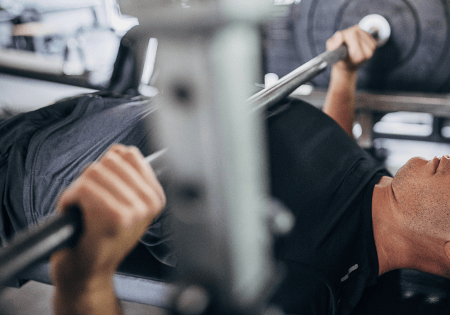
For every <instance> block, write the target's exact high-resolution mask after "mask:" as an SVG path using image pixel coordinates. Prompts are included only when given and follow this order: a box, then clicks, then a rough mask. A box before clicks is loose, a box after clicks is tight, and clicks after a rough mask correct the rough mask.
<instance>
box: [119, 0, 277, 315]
mask: <svg viewBox="0 0 450 315" xmlns="http://www.w3.org/2000/svg"><path fill="white" fill-rule="evenodd" d="M138 2H139V1H138ZM139 3H140V5H143V3H142V2H139ZM271 4H272V2H271V1H255V0H246V1H244V0H240V1H238V0H233V1H230V0H228V1H204V2H202V4H201V5H199V6H198V7H196V6H192V7H191V8H190V9H189V10H175V9H174V10H171V11H170V13H168V14H165V12H168V11H165V10H164V9H161V11H157V10H153V11H152V12H151V14H150V13H149V12H146V13H148V14H149V16H146V15H141V16H138V18H139V20H140V23H141V25H142V27H143V28H144V29H145V30H148V31H149V32H150V31H151V32H152V37H156V38H158V43H159V52H158V57H157V60H158V71H159V72H160V76H159V80H158V84H157V88H158V90H159V91H160V95H159V96H158V98H159V101H160V104H161V107H160V109H159V110H158V111H157V113H156V115H155V117H154V119H153V120H152V121H151V124H152V125H153V126H155V127H156V128H155V130H156V131H157V134H158V139H159V141H160V143H161V146H163V147H168V148H169V151H168V155H167V156H168V161H167V164H168V165H170V170H171V172H170V174H169V176H170V177H169V178H170V182H171V185H170V191H169V192H168V193H169V202H170V205H171V209H172V213H173V228H174V232H175V237H176V244H177V256H178V261H179V265H178V269H179V271H180V275H181V278H182V279H181V280H182V281H183V282H184V283H187V284H188V285H197V286H200V287H202V288H205V289H206V290H207V291H208V292H209V295H210V297H212V301H213V302H212V303H213V305H214V307H215V309H214V312H216V313H217V314H219V313H220V314H222V313H234V314H239V313H244V312H245V313H247V312H252V313H253V314H257V313H258V312H259V311H261V309H262V307H263V304H264V298H263V296H264V292H267V291H268V285H269V283H270V281H271V279H272V278H273V275H274V274H273V270H274V265H273V258H272V252H271V245H272V244H271V235H270V232H269V229H268V224H267V216H268V213H267V209H266V208H267V205H266V202H267V198H268V185H267V184H268V183H267V172H266V161H265V154H266V149H265V139H264V138H263V135H264V134H265V132H264V130H263V121H262V117H261V116H259V115H257V114H255V113H252V111H251V108H250V107H249V106H248V104H247V103H246V100H247V98H248V97H249V96H250V95H251V93H252V91H251V86H252V83H253V82H255V81H256V80H257V77H258V71H259V69H260V65H259V60H260V56H259V33H258V29H257V23H258V21H259V20H260V19H261V17H263V16H265V15H266V14H267V13H268V12H269V10H270V6H271ZM140 8H141V9H140V10H138V11H135V12H136V13H138V12H139V11H141V12H142V11H143V8H142V7H140ZM125 13H127V12H125Z"/></svg>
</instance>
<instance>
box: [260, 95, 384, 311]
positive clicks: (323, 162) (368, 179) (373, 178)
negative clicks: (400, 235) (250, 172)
mask: <svg viewBox="0 0 450 315" xmlns="http://www.w3.org/2000/svg"><path fill="white" fill-rule="evenodd" d="M284 106H286V105H284ZM268 135H269V156H270V172H271V189H272V195H273V196H274V197H276V198H278V199H279V200H282V202H283V203H284V204H285V205H286V206H287V207H288V208H289V209H291V211H292V212H293V214H294V215H295V218H296V224H295V227H294V229H293V231H292V232H291V233H290V234H289V235H288V236H287V237H285V238H283V239H281V240H279V241H278V242H277V244H276V253H277V257H278V258H279V259H280V260H282V261H283V262H284V264H285V266H286V270H287V274H286V276H285V281H284V282H283V284H282V285H281V287H280V289H279V290H278V292H277V294H276V296H275V298H274V301H275V302H278V303H279V304H280V305H282V306H283V307H284V309H285V311H286V312H287V313H294V314H332V312H331V311H332V310H333V309H335V310H336V314H349V313H350V312H351V310H352V309H353V308H354V306H355V305H356V303H357V302H358V300H359V299H360V297H361V295H362V293H363V290H364V288H365V287H366V286H367V285H371V284H374V283H375V282H376V278H377V276H378V259H377V254H376V248H375V241H374V237H373V230H372V214H371V206H372V193H373V188H374V185H375V184H376V183H377V182H378V181H379V180H380V178H381V177H382V176H383V175H387V176H389V173H388V172H387V171H385V170H384V169H383V168H382V167H380V166H378V165H377V163H376V162H375V160H374V159H373V158H372V157H371V156H370V155H369V154H367V153H366V152H365V151H364V150H362V149H361V148H360V147H358V145H357V144H356V143H355V141H354V140H353V139H351V138H350V137H348V136H347V134H346V133H345V132H344V130H343V129H342V128H340V127H339V126H338V125H337V124H336V123H335V122H334V121H333V120H332V119H331V118H330V117H328V116H327V115H325V114H324V113H322V112H321V111H320V110H318V109H316V108H314V107H312V106H311V105H309V104H306V103H304V102H301V101H291V102H290V103H289V105H288V108H287V109H284V110H283V111H282V112H281V113H278V114H275V115H273V116H272V117H270V118H269V120H268ZM333 305H334V306H333Z"/></svg>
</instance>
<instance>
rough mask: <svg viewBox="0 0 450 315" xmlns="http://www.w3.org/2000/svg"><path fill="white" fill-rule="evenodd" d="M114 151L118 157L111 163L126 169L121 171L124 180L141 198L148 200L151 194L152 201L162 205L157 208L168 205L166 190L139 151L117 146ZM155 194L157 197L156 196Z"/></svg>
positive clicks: (133, 148)
mask: <svg viewBox="0 0 450 315" xmlns="http://www.w3.org/2000/svg"><path fill="white" fill-rule="evenodd" d="M112 151H113V152H115V153H116V154H117V155H118V156H117V158H116V159H115V160H114V161H110V162H111V163H113V164H114V163H115V164H117V163H120V164H121V165H124V169H123V170H121V176H122V177H123V179H124V180H126V181H127V182H128V183H129V184H130V186H132V188H133V189H135V190H136V192H138V193H139V194H140V196H142V197H144V198H148V197H149V195H148V194H150V195H151V199H152V200H150V201H151V202H152V203H154V202H155V201H156V202H159V203H160V205H157V204H156V205H155V206H156V207H164V206H165V204H166V196H165V194H164V190H163V188H162V186H161V184H160V183H159V181H158V179H157V177H156V175H155V173H154V171H153V170H152V169H151V167H149V165H148V164H147V163H146V162H145V161H144V157H143V156H142V154H141V152H140V151H139V149H137V148H135V147H124V146H115V147H113V148H112ZM113 167H114V166H113ZM147 186H148V187H147ZM144 188H145V189H144ZM148 188H151V189H148ZM155 193H156V195H157V196H154V194H155Z"/></svg>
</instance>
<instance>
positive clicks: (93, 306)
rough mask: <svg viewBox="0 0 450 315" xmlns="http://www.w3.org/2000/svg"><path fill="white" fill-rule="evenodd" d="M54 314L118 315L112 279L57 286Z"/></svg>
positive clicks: (118, 308)
mask: <svg viewBox="0 0 450 315" xmlns="http://www.w3.org/2000/svg"><path fill="white" fill-rule="evenodd" d="M55 313H56V314H57V315H78V314H80V315H81V314H83V315H89V314H120V307H119V304H118V302H117V299H116V298H115V292H114V286H113V280H112V277H110V278H108V279H106V278H105V279H100V278H96V279H90V280H89V281H82V282H78V283H66V284H57V285H56V290H55Z"/></svg>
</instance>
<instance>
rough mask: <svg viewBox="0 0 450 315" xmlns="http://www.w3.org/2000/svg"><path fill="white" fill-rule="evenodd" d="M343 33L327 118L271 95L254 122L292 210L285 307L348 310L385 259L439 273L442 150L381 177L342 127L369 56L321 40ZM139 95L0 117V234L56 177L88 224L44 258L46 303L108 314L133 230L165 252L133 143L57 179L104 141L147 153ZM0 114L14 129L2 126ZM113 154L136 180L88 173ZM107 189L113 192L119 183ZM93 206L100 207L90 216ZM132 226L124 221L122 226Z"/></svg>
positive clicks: (38, 201)
mask: <svg viewBox="0 0 450 315" xmlns="http://www.w3.org/2000/svg"><path fill="white" fill-rule="evenodd" d="M342 42H345V43H347V45H348V47H349V51H350V57H349V58H348V59H347V60H345V61H344V62H341V63H339V64H337V65H336V66H334V67H333V69H332V80H331V83H330V88H329V95H328V98H327V100H326V104H325V107H324V111H325V112H326V113H327V114H328V115H329V116H328V115H326V114H324V113H322V112H321V111H319V110H318V109H316V108H314V107H312V106H310V105H309V104H306V103H304V102H301V101H295V100H290V101H287V105H288V106H286V103H285V104H282V105H283V106H282V107H280V108H278V109H275V110H274V111H273V112H271V113H269V115H268V116H269V118H268V119H267V122H266V123H267V139H268V147H269V150H268V156H269V161H270V176H271V193H272V195H273V196H274V197H275V198H278V199H279V200H280V201H282V202H283V203H284V204H285V205H286V206H287V207H288V208H290V209H291V211H292V212H293V214H294V215H295V217H296V225H295V227H294V229H293V231H292V232H291V233H290V234H289V235H288V236H286V237H284V238H283V239H280V240H279V241H278V242H277V243H276V245H275V247H276V248H275V250H276V258H277V259H278V260H280V261H282V262H283V263H284V264H285V266H286V268H287V272H288V273H287V276H286V277H285V280H284V282H283V283H281V285H280V286H279V288H278V290H277V292H276V293H275V295H274V296H273V302H274V303H276V304H277V305H279V306H281V307H282V308H283V309H284V310H285V311H286V312H287V313H292V314H329V313H335V314H350V313H351V311H352V310H353V309H354V307H355V305H356V304H357V302H358V301H359V299H360V298H361V295H362V293H363V291H364V289H365V288H366V287H367V286H370V285H372V284H375V283H376V281H377V277H378V276H379V275H382V274H384V273H386V272H387V271H389V270H393V269H397V268H410V269H416V270H422V271H425V272H429V273H434V274H437V275H440V276H445V277H450V215H449V210H448V208H449V207H448V203H449V202H450V200H449V194H448V186H449V181H450V177H449V176H450V174H448V172H449V170H450V158H449V157H447V156H444V157H442V158H440V159H438V158H435V159H433V160H431V161H426V160H423V159H421V158H413V159H411V160H410V161H409V162H408V163H407V164H406V165H405V166H404V167H403V168H402V169H401V170H400V171H399V172H398V173H397V175H396V176H395V177H394V178H392V177H391V176H390V174H389V173H388V172H387V171H386V170H385V169H384V168H383V167H381V166H379V165H378V164H377V162H376V161H375V160H374V159H373V158H372V157H371V156H370V155H368V154H367V153H366V152H365V151H364V150H362V149H361V148H359V147H358V146H357V144H356V143H355V141H354V140H353V139H352V138H351V134H350V133H351V125H352V122H353V117H354V108H353V94H354V90H355V84H356V70H357V68H358V67H359V66H360V64H361V63H362V62H363V61H364V60H366V59H368V58H370V56H371V55H372V53H373V51H374V49H375V43H374V41H373V40H372V38H371V37H370V36H369V35H368V34H367V33H364V32H362V31H361V30H359V29H358V28H356V27H354V28H351V29H348V30H345V31H343V32H339V33H337V34H336V35H335V36H334V37H333V38H332V39H331V40H330V41H329V42H328V48H329V49H332V48H334V47H337V46H338V45H339V44H341V43H342ZM124 103H126V104H124ZM148 104H149V101H143V100H142V99H137V100H136V99H131V98H129V99H125V100H124V99H114V98H106V97H101V96H99V95H94V96H92V95H91V96H83V97H80V98H77V99H71V100H69V101H65V102H61V103H59V104H56V105H53V107H52V106H51V107H48V108H45V109H42V110H39V111H36V112H33V113H27V114H23V115H18V116H15V117H14V118H13V119H12V120H8V121H6V122H4V123H3V124H2V125H0V131H5V132H8V135H9V138H6V137H4V138H2V139H1V140H0V141H1V142H2V143H4V144H8V145H9V147H8V148H5V149H4V147H3V146H1V145H0V148H1V150H3V151H2V152H1V156H2V164H0V167H1V168H0V174H1V176H0V178H1V180H2V183H1V184H0V186H2V190H3V191H4V194H3V198H4V199H3V205H2V207H3V209H2V214H3V215H4V216H3V224H2V226H3V230H2V231H0V232H1V233H3V234H4V235H8V234H10V233H12V232H14V229H18V228H20V227H21V226H26V225H27V224H32V223H34V222H36V221H38V220H39V219H40V218H42V217H45V216H46V215H48V213H49V212H50V210H48V209H54V202H55V200H56V199H57V198H56V196H57V195H58V194H59V193H60V189H61V187H66V186H68V185H70V186H69V188H68V189H67V190H66V192H65V193H64V194H63V195H62V197H61V199H60V203H59V207H58V208H64V206H65V205H68V204H69V203H78V204H80V205H81V208H82V211H83V213H84V217H85V221H86V222H85V224H88V226H89V227H96V228H95V229H94V228H93V229H91V228H88V233H85V234H84V236H83V238H82V240H81V241H80V243H79V245H78V247H77V248H75V249H73V250H64V251H62V252H60V253H57V254H56V255H55V256H53V258H52V260H53V263H54V272H55V275H56V277H55V284H56V286H57V289H56V307H57V309H56V311H57V314H114V312H116V313H119V312H120V310H119V308H118V305H117V302H116V301H115V298H114V295H113V288H112V283H111V280H110V279H111V277H112V274H113V272H114V268H115V267H116V266H117V264H118V262H119V261H120V259H121V258H123V256H124V255H125V254H126V253H127V252H128V251H129V249H130V247H131V246H132V244H135V243H136V242H137V241H138V239H139V237H140V234H141V233H144V236H143V238H141V242H142V241H143V242H144V243H145V244H146V245H148V248H149V250H150V251H151V252H152V253H153V254H154V255H155V257H157V258H158V259H159V260H160V261H161V262H163V263H166V264H172V265H173V264H174V259H173V255H171V252H170V246H166V247H164V248H163V249H161V248H160V249H158V250H155V248H157V246H160V245H161V244H166V245H167V244H168V242H167V241H168V239H167V235H168V234H167V233H166V232H167V231H166V229H165V228H164V226H165V225H164V224H158V225H156V228H155V224H154V225H153V228H151V229H150V230H146V231H145V226H146V225H147V224H149V223H150V222H151V221H152V220H153V219H154V218H155V216H156V215H157V214H158V213H159V211H160V210H161V207H162V206H163V204H164V197H163V195H162V192H161V190H160V187H159V185H158V184H157V182H156V181H154V180H153V179H152V180H151V181H149V182H148V185H144V186H147V188H148V190H146V191H147V192H148V193H149V196H148V195H146V194H144V193H143V192H142V191H139V190H138V191H134V192H129V191H130V190H131V191H132V190H133V189H132V188H133V187H135V186H136V184H137V183H138V182H140V184H142V181H145V178H147V177H149V178H152V175H150V174H151V171H149V170H148V169H147V170H145V171H144V170H141V168H142V167H143V165H142V161H139V162H137V161H138V160H139V159H140V158H137V156H138V155H139V154H138V153H137V152H134V149H127V148H124V147H122V146H114V147H113V148H112V149H111V150H110V152H109V153H107V154H106V155H105V156H104V158H103V159H100V160H99V162H96V163H94V164H93V166H92V167H90V168H87V169H86V172H83V173H82V175H81V176H80V177H79V178H78V179H77V180H76V181H75V182H73V183H72V184H70V183H71V182H72V181H73V180H74V179H75V177H76V176H77V175H78V174H79V172H80V171H81V170H82V169H83V168H84V167H85V165H86V163H88V162H90V161H94V160H96V159H97V158H98V156H100V155H101V154H102V152H104V151H105V150H106V148H107V147H109V146H110V145H111V143H114V142H121V143H124V144H125V145H134V146H137V147H138V148H139V149H140V151H142V152H143V153H144V155H148V154H150V153H151V149H149V148H148V147H147V145H146V143H147V142H148V141H147V140H148V139H147V136H149V133H148V130H147V129H145V127H144V126H141V121H142V120H143V117H145V116H146V115H151V107H148ZM144 105H145V106H144ZM330 116H331V118H330ZM13 120H15V122H16V123H17V124H18V125H20V124H21V123H22V127H23V128H20V129H16V128H14V127H15V126H16V124H14V123H13V122H12V121H13ZM49 121H50V123H49ZM336 122H337V123H336ZM5 126H9V127H10V128H6V127H5ZM344 130H345V131H344ZM150 133H151V132H150ZM0 134H2V135H3V134H4V133H2V132H0ZM349 134H350V136H349ZM0 144H1V143H0ZM111 155H112V156H114V157H111ZM116 155H118V157H117V156H116ZM5 156H6V157H7V158H4V157H5ZM124 156H129V157H130V158H131V157H132V158H131V160H133V161H134V162H133V163H134V164H131V165H129V166H128V167H131V168H135V169H138V170H141V171H142V172H143V173H142V174H141V175H140V176H138V177H139V178H136V177H135V176H133V177H132V178H129V177H125V178H127V179H126V180H125V183H124V182H123V180H119V179H117V177H119V176H117V174H116V176H117V177H116V176H113V177H112V178H116V179H108V180H106V181H105V180H103V179H100V177H101V176H100V173H102V172H99V171H98V170H97V171H96V170H95V169H96V168H103V167H107V166H104V165H103V164H107V165H108V163H113V164H114V163H117V159H119V158H120V159H121V161H122V160H126V159H125V158H124ZM114 160H116V162H113V161H114ZM5 165H6V166H5ZM120 172H123V170H119V174H120ZM132 173H133V172H132ZM91 176H94V178H98V180H96V183H97V184H99V183H100V184H101V186H106V187H102V188H100V187H99V186H96V188H98V189H100V190H101V191H102V190H105V189H106V190H108V191H110V194H112V195H114V198H119V199H120V200H121V203H125V204H127V206H126V207H125V209H129V210H127V212H126V213H122V210H121V209H118V208H117V205H118V204H120V203H115V202H114V203H112V201H111V200H115V199H111V200H110V199H109V198H107V199H102V197H101V195H102V194H99V195H96V194H95V193H94V191H95V189H94V188H93V187H92V186H89V185H88V186H87V187H84V186H83V185H81V184H79V183H81V182H84V181H88V180H89V178H90V177H91ZM96 176H97V177H96ZM124 184H125V185H124ZM127 185H128V188H125V186H127ZM56 187H58V188H56ZM78 187H83V188H78ZM119 187H124V188H123V189H124V190H123V191H121V192H118V190H121V188H119ZM14 189H16V190H14ZM127 191H128V192H127ZM122 194H125V196H122ZM48 196H50V197H48ZM128 198H131V199H132V200H135V199H136V200H135V201H133V202H132V201H131V200H129V199H128ZM145 201H147V202H148V204H147V205H143V203H145ZM100 204H101V205H100ZM93 205H95V206H93ZM51 207H53V208H51ZM96 211H100V212H101V215H99V216H98V215H97V214H95V215H94V213H96ZM109 211H111V214H112V215H111V217H110V218H109V215H108V214H107V213H108V212H109ZM128 211H130V212H131V213H135V214H136V216H134V215H130V214H128ZM165 212H166V211H163V213H165ZM5 214H6V215H5ZM5 218H7V220H9V221H7V220H6V219H5ZM96 220H100V222H99V223H97V222H96ZM158 220H160V219H158ZM162 221H164V216H163V217H162ZM134 224H136V231H133V232H131V231H130V230H131V229H132V226H134ZM97 226H101V227H102V228H97ZM5 227H6V228H5ZM133 229H134V228H133ZM152 229H153V230H152ZM115 237H118V239H117V240H116V239H115ZM161 238H162V239H163V240H164V241H163V242H161V241H160V240H161ZM112 240H114V242H112ZM157 240H158V241H157ZM112 243H114V244H117V245H119V247H121V249H117V248H115V247H112V246H113V244H112ZM86 262H90V263H86ZM93 262H99V264H95V263H93ZM104 262H105V264H104ZM74 275H75V276H74Z"/></svg>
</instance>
